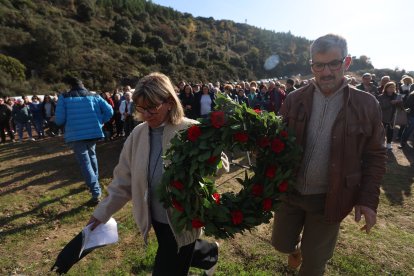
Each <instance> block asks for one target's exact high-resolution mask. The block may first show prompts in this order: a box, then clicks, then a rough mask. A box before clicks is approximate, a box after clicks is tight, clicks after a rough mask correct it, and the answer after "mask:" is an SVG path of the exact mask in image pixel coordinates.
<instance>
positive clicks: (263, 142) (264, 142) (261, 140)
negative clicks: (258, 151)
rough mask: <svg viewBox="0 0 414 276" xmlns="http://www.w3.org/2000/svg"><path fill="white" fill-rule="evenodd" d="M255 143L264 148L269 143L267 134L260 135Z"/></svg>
mask: <svg viewBox="0 0 414 276" xmlns="http://www.w3.org/2000/svg"><path fill="white" fill-rule="evenodd" d="M257 145H258V146H259V147H261V148H265V147H267V146H269V145H270V140H269V138H267V136H264V137H260V138H259V140H257Z"/></svg>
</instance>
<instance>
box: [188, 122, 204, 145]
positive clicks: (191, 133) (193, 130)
mask: <svg viewBox="0 0 414 276" xmlns="http://www.w3.org/2000/svg"><path fill="white" fill-rule="evenodd" d="M200 135H201V129H200V128H199V127H198V126H191V127H190V128H188V135H187V138H188V140H190V141H191V142H194V141H195V140H197V139H198V137H200Z"/></svg>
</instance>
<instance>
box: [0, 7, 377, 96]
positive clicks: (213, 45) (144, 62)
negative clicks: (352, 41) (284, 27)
mask: <svg viewBox="0 0 414 276" xmlns="http://www.w3.org/2000/svg"><path fill="white" fill-rule="evenodd" d="M275 28H276V29H277V26H275ZM0 33H1V34H2V35H1V36H0V95H20V94H36V93H45V91H52V90H53V91H57V90H59V89H62V88H63V87H64V85H63V82H64V80H65V78H66V77H68V76H77V77H80V78H81V79H83V80H84V82H85V83H86V86H87V87H88V88H90V89H95V90H96V89H107V90H111V89H113V88H115V87H116V86H119V85H125V84H131V85H134V84H135V83H136V81H137V80H138V79H139V78H140V77H142V76H143V75H146V74H147V73H149V72H152V71H161V72H164V73H166V74H168V75H169V76H171V78H172V79H173V80H174V81H178V80H181V79H186V80H191V81H207V80H209V81H216V80H219V81H225V80H239V79H249V80H251V79H262V78H270V77H276V76H290V75H292V74H302V75H303V74H309V73H310V71H309V65H308V60H309V51H308V49H309V44H310V42H311V41H310V40H308V39H306V38H304V37H298V36H294V35H292V34H291V33H290V32H288V33H284V32H274V31H269V30H263V29H260V28H257V27H253V26H250V25H247V24H241V23H235V22H233V21H229V20H214V19H213V18H212V17H209V18H202V17H193V16H192V15H191V14H188V13H180V12H177V11H175V10H173V9H171V8H166V7H163V6H159V5H156V4H154V3H152V2H150V1H145V0H48V1H46V0H37V1H29V0H0ZM270 56H276V60H277V61H278V63H277V66H275V67H274V68H271V69H269V68H267V70H266V69H265V68H264V64H265V61H266V59H268V58H269V57H270ZM356 61H357V62H356V63H355V65H356V66H357V68H356V70H361V69H373V66H372V64H371V63H370V61H369V58H366V59H365V60H362V59H356Z"/></svg>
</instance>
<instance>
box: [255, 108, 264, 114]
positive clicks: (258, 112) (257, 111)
mask: <svg viewBox="0 0 414 276" xmlns="http://www.w3.org/2000/svg"><path fill="white" fill-rule="evenodd" d="M253 110H254V112H256V114H260V113H262V111H261V110H260V109H253Z"/></svg>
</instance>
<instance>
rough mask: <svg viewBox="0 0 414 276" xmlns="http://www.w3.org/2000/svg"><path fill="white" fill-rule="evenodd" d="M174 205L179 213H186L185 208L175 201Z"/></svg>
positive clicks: (173, 201)
mask: <svg viewBox="0 0 414 276" xmlns="http://www.w3.org/2000/svg"><path fill="white" fill-rule="evenodd" d="M172 205H173V207H174V208H175V209H177V211H179V212H182V211H184V208H183V206H182V205H181V204H180V203H179V202H178V201H177V200H175V199H173V200H172Z"/></svg>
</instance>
